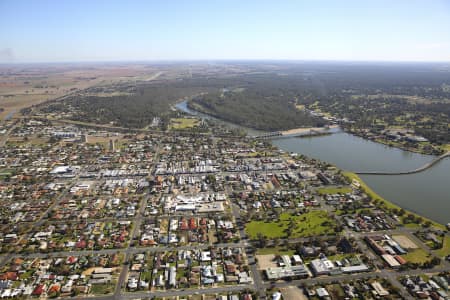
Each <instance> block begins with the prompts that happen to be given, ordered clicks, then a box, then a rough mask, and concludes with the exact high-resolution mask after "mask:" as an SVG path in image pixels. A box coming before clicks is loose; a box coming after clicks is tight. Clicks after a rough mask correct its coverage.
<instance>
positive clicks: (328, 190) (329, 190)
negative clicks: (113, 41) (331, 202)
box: [317, 187, 352, 195]
mask: <svg viewBox="0 0 450 300" xmlns="http://www.w3.org/2000/svg"><path fill="white" fill-rule="evenodd" d="M351 191H352V189H351V188H350V187H325V188H320V189H318V190H317V192H318V193H319V194H320V195H330V194H347V193H350V192H351Z"/></svg>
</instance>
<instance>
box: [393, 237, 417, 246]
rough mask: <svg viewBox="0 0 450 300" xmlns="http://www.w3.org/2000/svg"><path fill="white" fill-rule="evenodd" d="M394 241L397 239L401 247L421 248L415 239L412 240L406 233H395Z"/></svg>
mask: <svg viewBox="0 0 450 300" xmlns="http://www.w3.org/2000/svg"><path fill="white" fill-rule="evenodd" d="M392 238H393V239H394V241H396V242H397V243H398V244H399V245H400V247H402V248H404V249H417V248H419V247H418V246H417V245H416V244H415V243H414V242H413V241H411V240H410V239H409V238H408V237H407V236H404V235H394V236H392Z"/></svg>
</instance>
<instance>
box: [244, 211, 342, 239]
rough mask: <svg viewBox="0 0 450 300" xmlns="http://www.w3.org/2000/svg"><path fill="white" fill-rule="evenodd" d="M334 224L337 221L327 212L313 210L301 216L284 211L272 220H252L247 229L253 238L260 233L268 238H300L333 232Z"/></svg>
mask: <svg viewBox="0 0 450 300" xmlns="http://www.w3.org/2000/svg"><path fill="white" fill-rule="evenodd" d="M334 226H335V222H334V220H333V219H331V218H329V217H328V215H327V212H325V211H322V210H313V211H310V212H307V213H305V214H303V215H300V216H294V215H291V214H288V213H283V214H281V215H280V218H279V220H277V221H272V222H268V221H252V222H250V223H248V224H247V226H246V228H245V230H246V232H247V234H248V235H249V236H250V238H252V239H256V238H257V237H258V234H262V235H264V236H266V237H267V238H287V237H289V238H299V237H307V236H315V235H321V234H329V233H333V232H334V230H333V229H334ZM289 231H290V233H289Z"/></svg>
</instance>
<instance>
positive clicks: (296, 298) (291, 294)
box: [280, 286, 308, 300]
mask: <svg viewBox="0 0 450 300" xmlns="http://www.w3.org/2000/svg"><path fill="white" fill-rule="evenodd" d="M280 292H281V294H282V295H283V299H284V300H308V297H306V296H305V294H304V293H303V291H302V290H301V289H299V288H298V287H296V286H287V287H284V288H281V289H280Z"/></svg>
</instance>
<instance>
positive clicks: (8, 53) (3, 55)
mask: <svg viewBox="0 0 450 300" xmlns="http://www.w3.org/2000/svg"><path fill="white" fill-rule="evenodd" d="M0 61H2V62H12V61H14V52H13V50H12V49H11V48H3V49H0Z"/></svg>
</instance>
